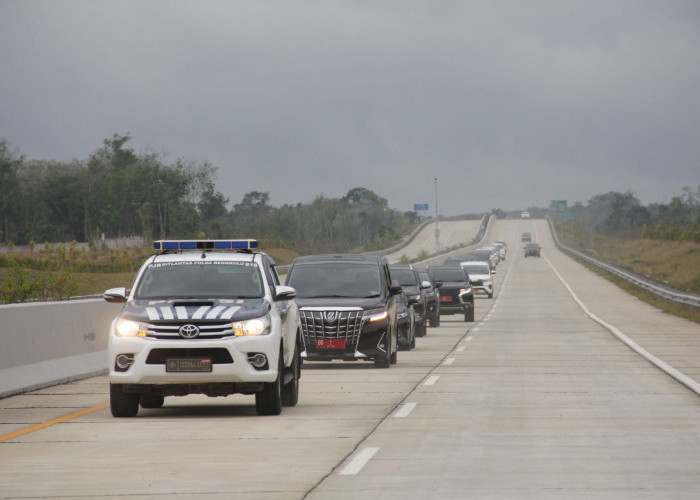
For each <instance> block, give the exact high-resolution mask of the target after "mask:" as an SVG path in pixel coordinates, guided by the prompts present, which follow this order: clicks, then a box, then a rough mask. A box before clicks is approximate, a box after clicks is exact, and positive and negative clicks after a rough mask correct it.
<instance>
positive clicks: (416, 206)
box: [413, 203, 428, 211]
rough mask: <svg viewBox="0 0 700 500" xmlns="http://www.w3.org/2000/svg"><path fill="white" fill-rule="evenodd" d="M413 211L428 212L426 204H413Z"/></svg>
mask: <svg viewBox="0 0 700 500" xmlns="http://www.w3.org/2000/svg"><path fill="white" fill-rule="evenodd" d="M413 210H416V211H418V210H428V204H427V203H414V204H413Z"/></svg>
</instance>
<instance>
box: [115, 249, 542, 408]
mask: <svg viewBox="0 0 700 500" xmlns="http://www.w3.org/2000/svg"><path fill="white" fill-rule="evenodd" d="M535 247H537V256H539V245H537V244H536V243H530V244H528V245H526V247H525V256H526V257H527V256H528V255H534V254H533V253H528V252H533V251H534V250H533V249H534V248H535ZM154 249H155V250H156V253H155V254H154V255H152V256H151V257H149V258H148V259H146V261H145V262H144V263H143V265H142V266H141V268H140V269H139V271H138V272H137V274H136V277H135V278H134V281H133V285H132V287H131V289H128V290H127V289H126V288H114V289H110V290H107V291H105V293H104V298H105V300H107V301H109V302H120V303H124V307H123V309H122V311H121V313H120V314H119V316H118V317H117V318H115V319H114V321H113V323H112V326H111V331H110V335H109V343H108V355H109V359H110V367H109V380H110V403H111V408H112V414H113V415H114V416H115V417H133V416H136V414H137V413H138V410H139V407H141V408H160V407H162V406H163V404H164V401H165V398H166V397H169V396H185V395H188V394H205V395H207V396H211V397H215V396H226V395H229V394H234V393H242V394H249V395H254V396H255V406H256V409H257V412H258V414H260V415H277V414H279V413H280V412H281V411H282V407H284V406H294V405H296V404H297V401H298V397H299V381H300V378H301V365H302V362H303V361H304V360H305V361H332V360H344V361H358V360H364V361H372V362H374V364H375V366H377V367H380V368H389V367H390V366H391V365H392V364H395V363H396V362H397V360H398V354H397V353H398V350H399V348H401V349H402V350H410V349H412V348H414V347H415V346H416V337H422V336H424V335H425V334H426V333H427V329H428V326H430V327H437V326H440V317H441V316H442V315H452V314H463V315H464V321H468V322H471V321H474V317H475V311H474V307H475V302H474V296H475V294H484V295H486V296H487V297H489V298H492V297H493V295H494V287H493V278H492V275H493V273H494V272H495V267H496V265H497V264H498V262H500V261H502V260H505V257H506V244H505V242H502V241H499V242H496V243H494V244H491V245H487V246H485V247H482V248H480V249H478V250H475V251H472V252H470V253H468V254H464V255H458V256H455V257H451V258H449V259H447V260H446V261H445V263H444V264H443V265H430V266H426V267H425V268H416V267H414V266H413V265H411V264H392V265H389V263H388V261H387V260H386V258H384V257H381V256H376V255H357V254H335V255H310V256H304V257H298V258H297V259H295V260H294V261H293V262H292V264H291V265H290V267H289V271H288V273H287V277H286V283H285V284H284V285H282V284H281V283H280V279H279V276H278V273H277V268H276V265H275V263H274V261H273V260H272V259H271V258H270V257H269V256H268V255H267V254H265V253H263V252H259V251H257V250H256V249H257V242H256V241H255V240H160V241H156V242H155V243H154Z"/></svg>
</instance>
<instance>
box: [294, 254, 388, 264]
mask: <svg viewBox="0 0 700 500" xmlns="http://www.w3.org/2000/svg"><path fill="white" fill-rule="evenodd" d="M311 262H357V263H365V264H382V263H385V262H387V260H386V258H385V257H383V256H381V255H364V254H321V255H304V256H301V257H297V258H296V259H294V261H293V262H292V264H309V263H311Z"/></svg>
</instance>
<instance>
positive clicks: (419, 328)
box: [416, 321, 428, 337]
mask: <svg viewBox="0 0 700 500" xmlns="http://www.w3.org/2000/svg"><path fill="white" fill-rule="evenodd" d="M426 333H428V329H427V327H426V326H425V321H421V322H420V323H416V337H425V334H426Z"/></svg>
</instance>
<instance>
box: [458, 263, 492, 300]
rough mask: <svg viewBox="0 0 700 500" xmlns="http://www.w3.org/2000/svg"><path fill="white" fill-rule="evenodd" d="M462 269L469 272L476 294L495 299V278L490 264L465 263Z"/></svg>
mask: <svg viewBox="0 0 700 500" xmlns="http://www.w3.org/2000/svg"><path fill="white" fill-rule="evenodd" d="M462 269H464V270H465V271H467V274H468V275H469V281H470V282H471V284H472V288H473V289H474V293H475V294H476V293H484V294H486V296H487V297H488V298H489V299H492V298H493V277H492V273H491V268H490V267H489V263H488V262H463V263H462Z"/></svg>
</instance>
